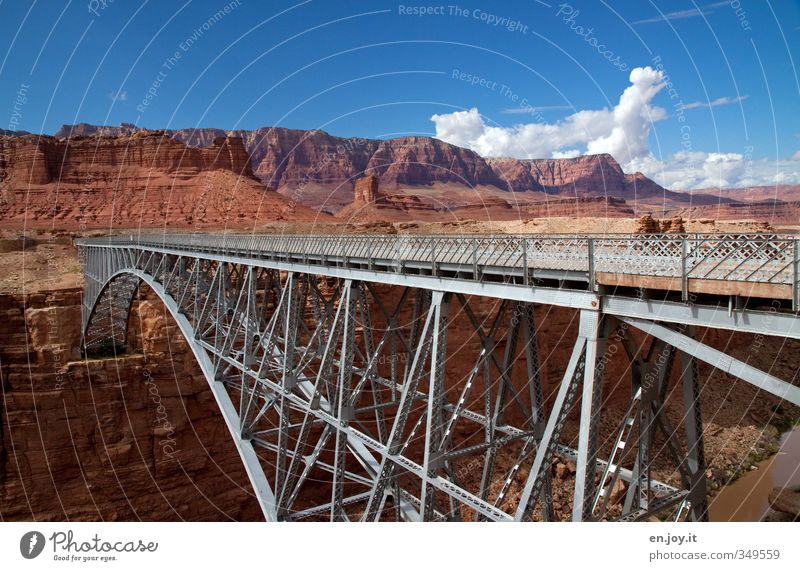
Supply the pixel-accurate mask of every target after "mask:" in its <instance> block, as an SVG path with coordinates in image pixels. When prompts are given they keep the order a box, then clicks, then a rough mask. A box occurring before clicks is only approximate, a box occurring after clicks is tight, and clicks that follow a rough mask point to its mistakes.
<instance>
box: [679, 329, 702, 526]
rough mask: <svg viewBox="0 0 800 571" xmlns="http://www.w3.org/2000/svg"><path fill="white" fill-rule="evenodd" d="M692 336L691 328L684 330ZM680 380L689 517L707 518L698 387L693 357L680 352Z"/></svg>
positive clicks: (692, 330) (700, 519)
mask: <svg viewBox="0 0 800 571" xmlns="http://www.w3.org/2000/svg"><path fill="white" fill-rule="evenodd" d="M685 333H686V335H687V336H688V337H691V338H694V328H693V327H690V328H687V330H686V332H685ZM681 382H682V385H683V406H684V419H685V426H686V460H687V464H688V466H689V472H690V484H691V487H690V489H689V496H688V499H689V502H690V503H691V507H690V509H689V518H690V519H691V520H692V521H708V496H707V492H706V457H705V447H704V441H703V421H702V417H701V415H700V387H699V385H698V382H697V359H695V358H694V357H693V356H691V355H689V354H688V353H686V352H683V351H681Z"/></svg>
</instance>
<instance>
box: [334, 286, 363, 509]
mask: <svg viewBox="0 0 800 571" xmlns="http://www.w3.org/2000/svg"><path fill="white" fill-rule="evenodd" d="M357 295H358V289H357V288H353V287H352V282H351V281H350V280H347V281H345V285H344V292H343V293H342V302H343V303H344V304H345V308H344V334H343V335H342V352H341V355H340V359H341V361H340V363H339V383H338V385H339V386H338V391H337V392H338V395H337V397H336V410H337V417H338V419H339V426H337V427H335V428H336V449H335V460H334V470H333V485H332V491H331V521H346V520H347V516H346V514H345V513H344V509H343V504H342V500H343V499H344V472H345V457H346V455H347V432H346V430H345V429H346V428H347V427H348V426H349V424H350V420H352V416H353V407H352V406H350V394H351V386H352V380H353V346H354V344H355V333H356V306H357V303H358V297H357Z"/></svg>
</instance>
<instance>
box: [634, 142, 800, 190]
mask: <svg viewBox="0 0 800 571" xmlns="http://www.w3.org/2000/svg"><path fill="white" fill-rule="evenodd" d="M625 170H626V172H632V171H641V172H643V173H644V174H645V175H647V176H648V177H650V178H652V179H653V180H654V181H656V182H657V183H659V184H660V185H662V186H664V187H666V188H671V189H685V190H693V189H699V188H725V187H747V186H769V185H773V184H800V165H798V164H797V163H796V162H792V161H784V160H780V161H776V160H769V159H748V158H746V157H745V156H743V155H741V154H739V153H706V152H701V151H695V152H680V153H675V154H674V155H671V156H669V157H666V158H665V159H663V160H659V159H657V158H656V157H654V156H653V155H649V156H647V157H644V158H641V159H637V160H634V161H632V162H631V163H629V164H627V165H625Z"/></svg>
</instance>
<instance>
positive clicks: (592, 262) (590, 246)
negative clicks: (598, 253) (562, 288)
mask: <svg viewBox="0 0 800 571" xmlns="http://www.w3.org/2000/svg"><path fill="white" fill-rule="evenodd" d="M587 245H588V257H589V287H590V288H591V290H592V291H594V290H595V281H594V271H595V259H594V238H588V239H587Z"/></svg>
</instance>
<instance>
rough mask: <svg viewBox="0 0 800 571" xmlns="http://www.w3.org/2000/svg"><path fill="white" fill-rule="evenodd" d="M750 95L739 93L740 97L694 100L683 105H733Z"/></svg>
mask: <svg viewBox="0 0 800 571" xmlns="http://www.w3.org/2000/svg"><path fill="white" fill-rule="evenodd" d="M748 97H750V96H749V95H739V96H738V97H719V98H717V99H715V100H714V101H694V102H692V103H687V104H686V105H684V106H683V108H684V109H711V108H712V107H719V106H721V105H732V104H734V103H740V102H742V101H744V100H745V99H747V98H748Z"/></svg>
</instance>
